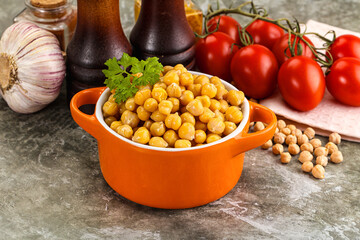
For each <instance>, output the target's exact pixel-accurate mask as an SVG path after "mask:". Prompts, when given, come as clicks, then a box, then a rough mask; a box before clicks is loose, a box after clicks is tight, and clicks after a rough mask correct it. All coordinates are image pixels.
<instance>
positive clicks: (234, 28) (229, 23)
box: [207, 15, 241, 44]
mask: <svg viewBox="0 0 360 240" xmlns="http://www.w3.org/2000/svg"><path fill="white" fill-rule="evenodd" d="M219 18H220V22H219V28H218V30H217V31H218V32H223V33H226V34H227V35H229V36H230V37H231V38H232V39H234V41H235V42H236V43H237V44H240V37H239V29H241V26H240V24H239V23H238V22H237V21H236V20H235V19H234V18H232V17H230V16H226V15H222V16H215V17H213V18H211V19H210V20H209V21H208V23H207V25H208V26H209V32H212V31H215V29H216V26H217V24H218V21H219Z"/></svg>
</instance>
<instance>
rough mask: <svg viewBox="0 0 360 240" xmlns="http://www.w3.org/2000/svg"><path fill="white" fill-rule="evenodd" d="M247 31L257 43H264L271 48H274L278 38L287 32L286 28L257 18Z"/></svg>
mask: <svg viewBox="0 0 360 240" xmlns="http://www.w3.org/2000/svg"><path fill="white" fill-rule="evenodd" d="M246 31H247V32H248V33H250V35H251V36H252V38H253V40H254V43H255V44H260V45H263V46H265V47H267V48H269V49H271V48H272V46H273V45H274V43H275V42H276V40H278V39H279V38H280V37H281V36H282V35H284V34H285V32H284V30H283V29H282V28H281V27H279V26H277V25H275V24H273V23H270V22H266V21H263V20H255V21H254V22H253V23H251V24H250V25H249V26H248V27H247V28H246Z"/></svg>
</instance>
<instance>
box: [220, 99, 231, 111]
mask: <svg viewBox="0 0 360 240" xmlns="http://www.w3.org/2000/svg"><path fill="white" fill-rule="evenodd" d="M219 103H220V112H222V113H226V110H227V109H228V108H229V104H228V102H227V101H226V100H224V99H220V100H219Z"/></svg>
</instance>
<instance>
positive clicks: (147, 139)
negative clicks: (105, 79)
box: [102, 64, 245, 148]
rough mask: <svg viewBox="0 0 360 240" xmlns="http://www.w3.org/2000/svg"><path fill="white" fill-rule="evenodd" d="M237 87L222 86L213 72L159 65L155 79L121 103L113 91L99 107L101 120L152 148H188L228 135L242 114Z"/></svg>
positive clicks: (241, 101)
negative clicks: (200, 72)
mask: <svg viewBox="0 0 360 240" xmlns="http://www.w3.org/2000/svg"><path fill="white" fill-rule="evenodd" d="M244 98H245V96H244V93H243V92H242V91H237V90H230V91H228V90H227V89H226V88H225V86H224V84H223V83H222V82H221V80H220V79H219V78H218V77H215V76H214V77H210V78H209V77H208V76H206V75H198V74H194V73H192V72H189V71H187V69H186V68H185V67H184V66H183V65H181V64H178V65H176V66H174V67H171V66H165V67H164V68H163V71H162V73H161V75H160V79H159V82H157V83H156V84H154V85H153V86H143V87H141V88H140V89H139V91H138V92H137V93H136V94H135V96H134V97H131V98H129V99H127V100H126V102H122V103H119V104H118V103H116V101H115V98H114V93H112V94H111V95H110V96H109V98H108V100H107V101H106V102H105V103H104V105H103V106H102V112H103V116H104V121H105V123H106V124H107V125H108V126H109V127H110V128H111V129H112V130H113V131H115V132H117V133H118V134H119V135H121V136H122V137H125V138H127V139H130V140H132V141H134V142H136V143H140V144H147V145H150V146H154V147H162V148H166V147H172V148H188V147H193V146H201V145H203V144H209V143H212V142H215V141H217V140H219V139H221V138H222V137H225V136H227V135H229V134H231V133H232V132H233V131H234V130H235V129H236V128H237V126H238V125H239V123H240V122H241V121H242V119H243V112H242V110H241V104H242V103H243V101H244Z"/></svg>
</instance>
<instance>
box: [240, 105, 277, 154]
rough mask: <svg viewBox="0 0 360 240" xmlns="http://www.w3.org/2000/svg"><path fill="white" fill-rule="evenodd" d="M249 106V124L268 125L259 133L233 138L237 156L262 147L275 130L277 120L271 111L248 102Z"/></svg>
mask: <svg viewBox="0 0 360 240" xmlns="http://www.w3.org/2000/svg"><path fill="white" fill-rule="evenodd" d="M249 104H250V116H249V122H255V121H261V122H265V123H267V124H268V125H267V126H266V128H264V129H263V130H261V131H258V132H253V133H245V134H244V135H241V134H239V135H238V136H236V137H234V140H235V142H236V144H235V145H236V147H235V149H236V152H237V154H239V153H242V152H246V151H248V150H250V149H253V148H256V147H258V146H260V145H262V144H263V143H265V142H266V141H268V140H269V139H271V138H272V137H273V136H274V133H275V130H276V125H277V120H276V116H275V114H274V112H273V111H271V110H270V109H269V108H267V107H264V106H262V105H260V104H257V103H254V102H249Z"/></svg>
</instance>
